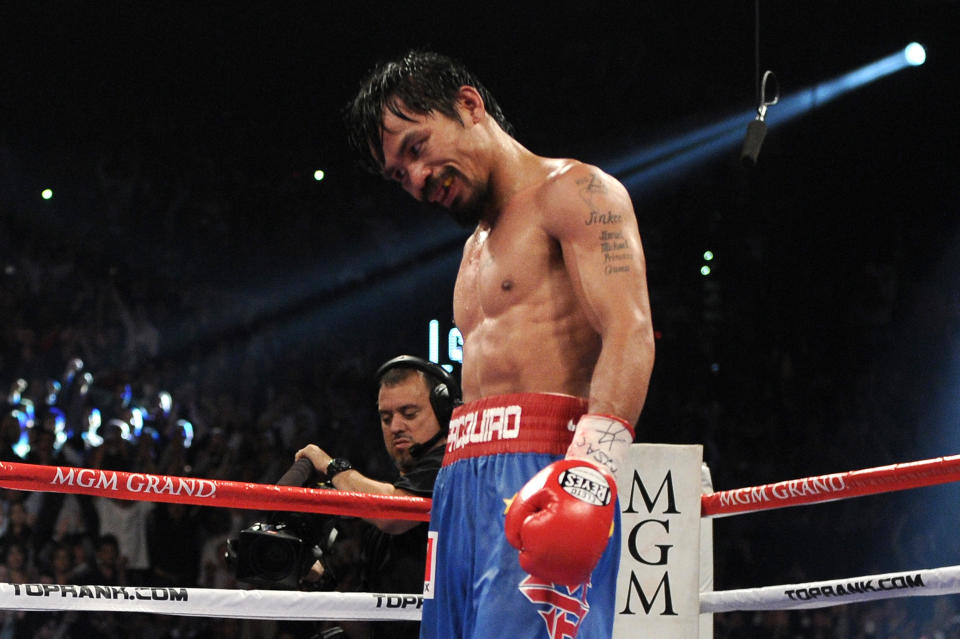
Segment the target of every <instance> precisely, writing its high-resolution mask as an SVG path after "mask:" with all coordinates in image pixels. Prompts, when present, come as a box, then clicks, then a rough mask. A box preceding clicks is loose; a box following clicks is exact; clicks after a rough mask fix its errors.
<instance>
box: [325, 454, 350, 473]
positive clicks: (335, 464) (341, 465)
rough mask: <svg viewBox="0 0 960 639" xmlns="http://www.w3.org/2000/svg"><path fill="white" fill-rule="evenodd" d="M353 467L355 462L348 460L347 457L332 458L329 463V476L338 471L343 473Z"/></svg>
mask: <svg viewBox="0 0 960 639" xmlns="http://www.w3.org/2000/svg"><path fill="white" fill-rule="evenodd" d="M351 468H353V464H351V463H350V462H348V461H347V460H346V459H340V458H339V457H338V458H336V459H332V460H330V464H328V465H327V477H333V476H334V475H336V474H337V473H342V472H343V471H345V470H350V469H351Z"/></svg>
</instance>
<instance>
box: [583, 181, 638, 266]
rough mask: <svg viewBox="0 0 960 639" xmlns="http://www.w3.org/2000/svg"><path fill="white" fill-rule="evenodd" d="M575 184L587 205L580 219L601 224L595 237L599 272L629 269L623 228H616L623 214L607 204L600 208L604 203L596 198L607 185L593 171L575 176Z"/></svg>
mask: <svg viewBox="0 0 960 639" xmlns="http://www.w3.org/2000/svg"><path fill="white" fill-rule="evenodd" d="M577 185H578V186H579V187H580V191H579V193H580V199H582V200H583V201H584V202H585V203H586V205H587V211H588V212H587V216H586V218H584V221H583V223H584V226H596V227H601V228H600V233H599V235H597V239H598V240H599V242H600V253H601V255H602V256H603V273H604V274H605V275H613V274H616V273H629V272H630V262H631V261H632V260H633V251H631V250H630V247H629V245H628V244H627V241H626V240H625V239H624V237H623V231H622V230H619V228H618V227H619V225H620V224H622V223H623V221H624V220H623V215H622V214H621V213H616V212H614V211H612V210H610V209H609V208H607V210H606V211H604V210H603V209H604V208H606V207H605V206H602V203H600V202H599V200H600V199H601V198H603V197H604V196H606V195H607V192H608V191H607V186H606V185H605V184H604V183H603V181H602V180H600V178H599V176H597V174H596V173H591V174H590V175H589V177H585V178H581V179H579V180H577Z"/></svg>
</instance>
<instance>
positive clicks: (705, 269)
mask: <svg viewBox="0 0 960 639" xmlns="http://www.w3.org/2000/svg"><path fill="white" fill-rule="evenodd" d="M711 272H712V271H711V269H710V267H709V266H707V265H706V264H704V265H703V266H701V267H700V275H703V276H704V277H706V276H708V275H710V273H711Z"/></svg>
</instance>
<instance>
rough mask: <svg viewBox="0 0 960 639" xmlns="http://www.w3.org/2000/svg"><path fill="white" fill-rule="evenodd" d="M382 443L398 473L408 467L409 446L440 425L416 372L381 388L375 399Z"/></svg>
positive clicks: (434, 432) (418, 441)
mask: <svg viewBox="0 0 960 639" xmlns="http://www.w3.org/2000/svg"><path fill="white" fill-rule="evenodd" d="M377 407H378V410H379V411H380V426H381V428H382V429H383V443H384V445H385V446H386V447H387V452H388V453H389V454H390V456H391V457H392V458H393V460H394V462H395V463H396V464H397V467H398V468H400V470H401V471H406V470H408V469H409V468H410V465H411V464H412V462H413V457H412V456H411V455H410V447H411V446H413V445H414V444H422V443H423V442H425V441H427V440H429V439H430V438H431V437H433V436H434V435H436V434H437V432H438V431H439V430H440V424H439V423H438V422H437V417H436V416H435V415H434V414H433V408H432V407H431V406H430V393H429V391H428V390H427V385H426V383H424V381H423V378H422V377H421V376H420V374H419V373H414V374H412V375H410V376H408V377H406V378H404V379H403V380H402V381H401V382H400V383H399V384H395V385H392V386H381V387H380V394H379V396H378V397H377Z"/></svg>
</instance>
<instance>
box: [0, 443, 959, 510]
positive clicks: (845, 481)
mask: <svg viewBox="0 0 960 639" xmlns="http://www.w3.org/2000/svg"><path fill="white" fill-rule="evenodd" d="M954 481H960V455H952V456H950V457H937V458H935V459H927V460H922V461H916V462H906V463H902V464H892V465H890V466H880V467H877V468H867V469H864V470H852V471H849V472H845V473H833V474H830V475H819V476H816V477H805V478H803V479H791V480H788V481H782V482H778V483H775V484H763V485H760V486H751V487H747V488H737V489H735V490H724V491H719V492H715V493H712V494H709V495H703V497H702V498H701V502H700V503H701V515H702V516H703V517H715V516H723V515H735V514H738V513H746V512H755V511H759V510H772V509H774V508H785V507H788V506H800V505H803V504H812V503H817V502H823V501H833V500H837V499H848V498H851V497H861V496H863V495H873V494H878V493H884V492H891V491H895V490H907V489H910V488H919V487H921V486H932V485H934V484H944V483H949V482H954ZM0 488H10V489H14V490H36V491H52V492H63V493H79V494H84V495H94V496H98V497H112V498H114V499H136V500H141V501H163V502H173V503H181V504H194V505H198V506H219V507H224V508H245V509H249V510H284V511H297V512H308V513H324V514H330V515H347V516H353V517H368V518H377V519H408V520H415V521H429V520H430V500H429V499H426V498H422V497H395V496H389V495H369V494H363V493H351V492H342V491H335V490H314V489H310V488H297V487H291V486H275V485H269V484H253V483H246V482H236V481H227V480H221V479H198V478H192V477H175V476H168V475H150V474H146V473H127V472H121V471H112V470H93V469H89V468H72V467H65V466H40V465H34V464H22V463H15V462H0Z"/></svg>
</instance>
